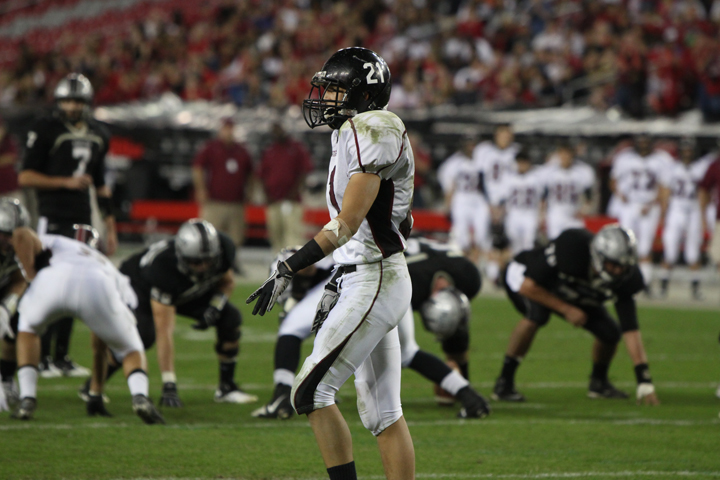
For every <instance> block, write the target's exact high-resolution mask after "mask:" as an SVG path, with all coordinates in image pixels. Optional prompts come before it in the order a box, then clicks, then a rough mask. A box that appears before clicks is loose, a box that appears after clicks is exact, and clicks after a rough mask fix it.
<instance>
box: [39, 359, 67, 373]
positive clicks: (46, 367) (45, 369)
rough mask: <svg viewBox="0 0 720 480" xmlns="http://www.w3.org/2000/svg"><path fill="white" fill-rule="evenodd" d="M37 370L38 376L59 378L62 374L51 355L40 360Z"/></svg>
mask: <svg viewBox="0 0 720 480" xmlns="http://www.w3.org/2000/svg"><path fill="white" fill-rule="evenodd" d="M38 371H39V372H40V376H41V377H42V378H60V377H62V376H63V372H62V370H60V369H59V368H57V367H56V366H55V364H54V363H53V361H52V358H51V357H45V358H44V359H42V360H40V365H38Z"/></svg>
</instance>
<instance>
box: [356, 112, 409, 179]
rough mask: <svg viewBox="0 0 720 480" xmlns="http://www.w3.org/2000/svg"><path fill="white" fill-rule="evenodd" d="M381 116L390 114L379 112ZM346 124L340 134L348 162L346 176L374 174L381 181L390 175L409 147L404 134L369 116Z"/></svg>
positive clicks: (398, 129)
mask: <svg viewBox="0 0 720 480" xmlns="http://www.w3.org/2000/svg"><path fill="white" fill-rule="evenodd" d="M383 114H384V115H391V114H390V113H389V112H378V116H379V115H383ZM347 124H349V127H346V128H345V129H344V132H342V133H344V137H345V148H347V153H348V158H349V160H350V165H349V168H348V176H352V175H354V174H356V173H374V174H376V175H379V176H380V177H381V178H383V179H387V178H389V177H390V176H392V173H393V172H394V170H395V169H394V167H395V166H396V165H397V163H398V161H399V160H400V157H401V156H402V154H403V152H404V151H405V149H406V148H408V143H407V141H406V138H407V135H406V133H405V131H401V130H400V128H399V127H397V128H395V126H394V124H392V126H388V125H387V124H385V122H384V121H382V120H380V121H378V120H376V119H374V118H372V117H371V118H360V119H358V121H357V122H355V121H353V119H350V120H348V122H347ZM400 125H402V124H400Z"/></svg>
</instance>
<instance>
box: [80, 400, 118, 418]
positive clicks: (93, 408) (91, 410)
mask: <svg viewBox="0 0 720 480" xmlns="http://www.w3.org/2000/svg"><path fill="white" fill-rule="evenodd" d="M88 397H89V400H88V401H87V403H86V408H87V414H88V415H89V416H91V417H94V416H95V415H100V416H101V417H112V415H111V414H110V412H108V411H107V410H106V409H105V403H104V402H103V397H102V395H89V396H88Z"/></svg>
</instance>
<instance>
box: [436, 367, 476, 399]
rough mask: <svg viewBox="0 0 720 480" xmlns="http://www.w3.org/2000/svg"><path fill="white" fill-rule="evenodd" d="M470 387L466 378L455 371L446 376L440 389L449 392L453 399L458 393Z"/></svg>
mask: <svg viewBox="0 0 720 480" xmlns="http://www.w3.org/2000/svg"><path fill="white" fill-rule="evenodd" d="M468 385H470V383H469V382H468V381H467V380H466V379H465V377H463V376H462V375H460V373H459V372H456V371H455V370H453V371H452V372H450V373H448V374H447V375H445V378H443V379H442V382H440V388H442V389H443V390H445V391H446V392H448V393H449V394H450V395H452V396H453V397H454V396H455V395H457V392H459V391H460V390H461V389H463V388H465V387H467V386H468Z"/></svg>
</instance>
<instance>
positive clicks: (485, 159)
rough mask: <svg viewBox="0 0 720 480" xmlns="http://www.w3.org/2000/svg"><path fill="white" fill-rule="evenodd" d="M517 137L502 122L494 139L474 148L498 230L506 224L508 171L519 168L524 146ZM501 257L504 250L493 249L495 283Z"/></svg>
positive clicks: (488, 267) (491, 270)
mask: <svg viewBox="0 0 720 480" xmlns="http://www.w3.org/2000/svg"><path fill="white" fill-rule="evenodd" d="M513 138H514V137H513V130H512V127H511V126H510V125H508V124H500V125H497V126H496V127H495V134H494V137H493V141H492V142H490V141H486V142H481V143H479V144H478V145H477V146H476V147H475V150H474V151H473V161H475V162H476V164H477V166H478V168H479V169H480V171H481V172H482V174H483V175H482V179H483V187H484V189H485V193H486V195H487V198H488V201H489V203H490V213H491V223H492V224H493V226H494V228H495V229H496V230H502V223H503V218H502V208H501V206H500V202H501V201H502V192H503V186H502V185H503V179H504V178H505V175H506V174H508V173H509V172H514V171H515V170H516V165H515V155H517V152H518V151H519V150H520V146H519V145H518V144H517V143H513ZM495 226H499V228H497V227H495ZM488 241H490V242H491V240H488ZM501 257H502V253H501V252H498V251H493V252H491V255H489V257H488V261H487V265H486V274H487V277H488V280H490V282H491V283H495V282H496V281H497V279H498V276H499V274H500V259H501Z"/></svg>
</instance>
